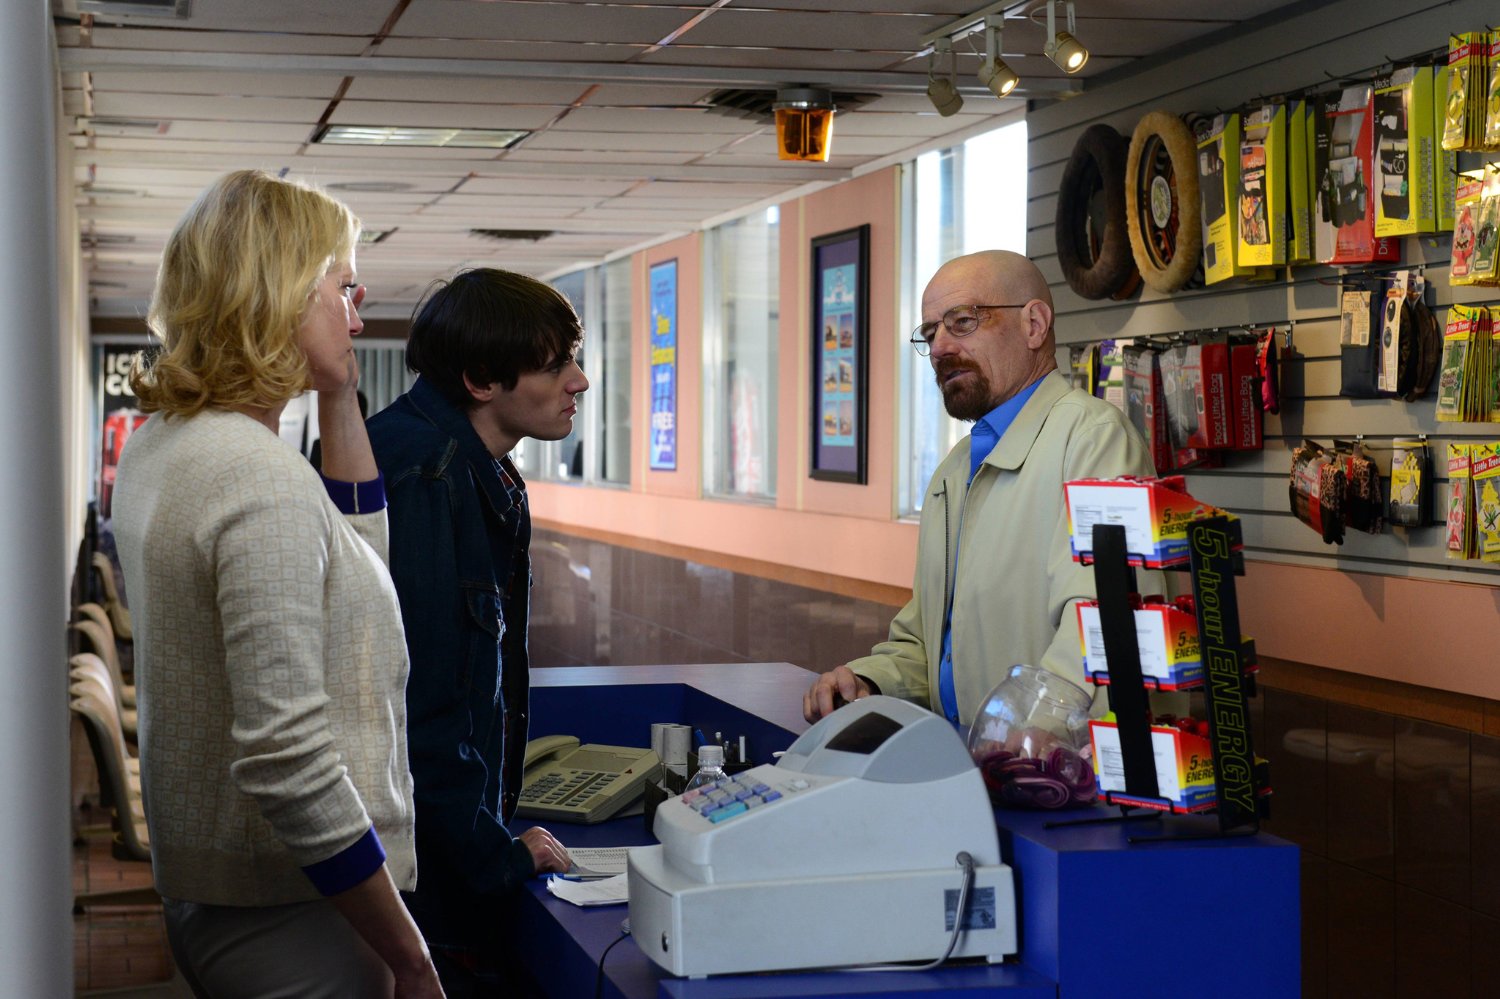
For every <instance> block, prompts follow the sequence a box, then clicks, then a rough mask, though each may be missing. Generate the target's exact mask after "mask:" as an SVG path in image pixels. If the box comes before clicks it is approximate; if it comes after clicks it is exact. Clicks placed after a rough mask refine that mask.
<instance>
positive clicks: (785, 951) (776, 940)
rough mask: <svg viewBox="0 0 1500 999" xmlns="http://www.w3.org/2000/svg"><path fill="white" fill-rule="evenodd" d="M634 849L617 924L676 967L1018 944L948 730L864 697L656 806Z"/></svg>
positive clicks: (989, 819) (719, 967) (723, 968)
mask: <svg viewBox="0 0 1500 999" xmlns="http://www.w3.org/2000/svg"><path fill="white" fill-rule="evenodd" d="M654 829H655V833H656V837H657V839H658V840H659V841H660V845H657V846H650V847H642V848H639V849H636V850H632V851H631V854H630V860H629V883H630V926H631V934H632V936H634V937H635V940H636V942H637V943H638V944H639V945H640V948H641V950H643V951H644V952H645V953H646V954H647V955H648V956H649V957H650V958H651V959H652V960H653V961H654V962H656V963H657V964H658V965H660V966H661V967H662V968H664V969H665V970H666V971H667V972H669V973H671V974H674V975H686V976H692V977H698V976H703V975H713V974H728V973H740V972H755V971H774V970H783V969H792V968H817V967H838V966H845V965H866V964H871V963H888V962H935V961H937V960H941V959H943V958H944V957H949V958H983V959H985V960H987V961H989V962H992V963H993V962H998V961H1000V960H1002V959H1003V958H1004V956H1005V955H1007V954H1013V953H1015V952H1016V912H1015V908H1016V906H1015V887H1014V884H1013V881H1012V877H1011V870H1010V868H1009V867H1008V866H1006V865H1005V864H1004V863H1002V861H1001V857H1000V844H999V837H998V835H997V833H996V828H995V817H994V812H993V810H992V808H991V805H990V801H989V798H988V795H987V794H986V792H985V788H984V782H983V780H982V779H981V777H980V775H979V771H978V770H977V769H976V768H975V766H974V763H973V761H972V760H971V759H970V757H969V753H968V751H967V750H966V749H965V747H964V744H963V742H962V741H961V740H960V739H959V737H958V736H957V734H956V733H955V732H954V730H953V727H952V726H951V725H949V724H948V723H947V722H946V721H944V720H943V719H941V718H939V717H937V716H936V715H934V714H932V713H931V712H929V711H926V710H924V709H922V708H920V707H917V706H916V705H914V704H911V703H908V702H906V701H901V700H897V699H895V698H892V697H883V696H875V697H868V698H863V699H861V700H858V701H856V702H854V703H853V704H850V705H848V706H846V707H843V708H841V709H839V710H838V711H835V712H833V713H832V714H830V715H828V716H827V717H825V718H823V719H822V720H821V721H819V722H818V723H817V724H816V725H814V726H813V727H812V728H810V729H808V730H807V731H806V732H805V733H803V735H802V736H801V737H800V738H799V739H798V740H797V741H796V742H794V743H793V744H792V746H791V748H790V749H788V750H787V752H786V753H785V754H784V755H783V756H782V757H781V759H780V760H779V761H777V762H776V763H774V764H763V765H761V766H757V767H754V768H752V769H750V770H747V771H744V772H742V773H739V774H737V775H735V776H733V777H731V778H726V779H724V780H722V781H720V782H719V783H718V784H717V785H715V786H713V787H710V788H702V789H698V790H697V791H694V792H689V793H688V794H685V795H680V796H677V797H674V798H671V799H669V800H668V801H666V802H664V803H663V804H662V805H661V806H660V807H659V808H658V809H657V811H656V820H655V827H654Z"/></svg>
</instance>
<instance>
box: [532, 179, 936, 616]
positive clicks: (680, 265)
mask: <svg viewBox="0 0 1500 999" xmlns="http://www.w3.org/2000/svg"><path fill="white" fill-rule="evenodd" d="M897 177H898V173H897V170H896V168H894V167H893V168H890V169H888V170H882V171H879V172H877V173H873V174H870V175H868V176H865V177H861V178H859V179H857V180H854V181H850V182H848V183H845V184H840V185H838V186H836V187H833V188H830V189H828V190H825V191H819V192H817V193H815V194H811V195H809V196H807V197H805V198H800V199H798V200H796V201H791V202H788V203H786V204H783V205H782V206H781V250H780V253H781V260H780V268H781V270H780V288H781V317H782V318H781V329H780V337H779V343H778V351H779V355H778V363H779V367H778V370H777V379H778V383H779V384H778V399H777V407H778V408H777V413H778V420H779V425H780V427H781V431H780V438H779V440H778V442H777V458H776V460H777V481H778V483H779V485H778V488H777V494H778V495H777V498H776V504H775V506H774V507H770V506H765V505H760V504H754V503H738V502H733V501H727V500H715V499H703V498H702V478H703V477H702V452H703V448H702V392H701V384H702V379H701V374H700V367H701V365H702V357H703V353H702V313H703V309H702V301H701V299H702V256H701V255H702V239H701V237H700V236H699V235H697V234H694V235H691V236H684V237H682V238H681V239H676V240H673V241H672V242H670V243H663V244H661V245H660V246H654V247H652V248H651V249H649V250H646V251H644V252H642V253H639V254H636V256H635V257H634V258H633V260H632V284H633V289H634V291H633V294H634V309H633V314H634V321H633V325H634V329H633V335H632V364H631V377H632V378H634V379H635V382H634V384H635V385H636V391H635V395H634V398H633V399H632V401H631V421H632V425H633V427H634V430H633V432H632V439H631V450H630V454H631V471H632V474H631V484H630V489H629V490H628V491H626V490H621V489H600V488H589V487H580V486H573V485H565V484H562V483H551V482H533V483H530V484H529V487H528V488H529V490H530V492H531V496H532V509H533V510H534V511H535V515H536V516H537V517H539V518H542V519H545V520H550V521H554V522H560V523H565V524H573V525H577V526H579V527H588V528H594V529H596V530H601V531H611V532H614V533H617V534H624V535H629V536H633V537H639V538H644V539H648V540H652V541H662V542H667V543H671V544H677V545H688V546H691V547H694V548H701V549H705V550H707V551H712V552H718V553H721V554H726V555H735V556H740V557H743V558H752V559H759V560H762V561H769V562H779V563H782V564H784V565H787V566H791V567H795V568H800V569H811V570H815V571H818V572H827V573H832V574H834V575H839V576H847V577H850V578H852V579H862V580H868V581H871V582H878V583H885V584H888V585H891V586H903V587H909V586H910V585H911V580H912V571H913V567H914V566H915V563H916V535H917V531H916V526H915V525H914V524H909V523H898V522H896V521H895V520H894V504H895V482H894V475H895V435H896V350H897V349H898V345H897V343H896V341H897V340H898V339H899V336H898V332H897V327H899V325H900V323H899V322H898V321H897V316H896V308H897V305H896V288H897V268H898V261H897V252H896V250H897V245H898V232H897V220H898V218H899V205H898V200H897V199H898V189H897ZM864 223H869V225H870V271H871V281H870V285H871V292H870V328H871V338H870V339H871V343H870V381H869V386H870V410H869V412H870V420H869V484H868V485H864V486H856V485H847V484H843V483H829V482H814V481H812V480H810V479H808V478H807V466H808V454H807V451H808V429H807V428H808V423H807V415H806V414H807V411H808V407H809V391H808V390H809V384H808V382H809V379H810V377H811V375H810V373H809V367H810V364H811V348H810V346H809V343H808V340H807V337H808V335H809V334H808V329H807V325H808V315H807V313H808V303H809V298H810V294H811V292H810V290H809V285H810V280H811V278H810V274H809V268H810V267H811V264H810V260H809V256H808V242H809V241H810V240H811V239H813V238H814V237H816V236H821V235H824V234H826V233H830V232H837V231H839V230H841V229H848V228H851V227H853V226H857V225H862V224H864ZM673 258H676V260H677V295H678V305H677V344H678V358H677V372H678V374H677V384H678V389H677V393H678V395H677V427H678V429H677V447H678V458H677V471H675V472H651V471H648V470H647V468H646V465H647V454H646V440H647V437H646V435H647V432H648V429H649V426H650V418H651V417H650V403H651V400H650V391H649V386H650V370H649V363H648V355H649V351H650V345H649V340H650V331H649V329H648V328H647V327H648V325H649V318H650V317H649V315H648V313H649V309H650V305H649V300H648V299H649V296H648V288H647V280H648V272H649V269H650V267H651V265H652V264H654V263H657V262H659V261H662V260H670V259H673Z"/></svg>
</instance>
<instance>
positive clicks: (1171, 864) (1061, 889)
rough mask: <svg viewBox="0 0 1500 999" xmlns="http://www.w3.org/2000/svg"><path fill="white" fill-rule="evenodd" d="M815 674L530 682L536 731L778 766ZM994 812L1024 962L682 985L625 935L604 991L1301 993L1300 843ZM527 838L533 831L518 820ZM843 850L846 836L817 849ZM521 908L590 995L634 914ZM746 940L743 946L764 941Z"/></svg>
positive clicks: (528, 945) (539, 889)
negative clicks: (669, 739)
mask: <svg viewBox="0 0 1500 999" xmlns="http://www.w3.org/2000/svg"><path fill="white" fill-rule="evenodd" d="M813 678H814V677H813V674H811V673H809V672H807V671H806V670H802V669H800V668H798V667H795V666H791V665H789V664H786V663H749V664H729V665H694V666H642V667H594V668H570V669H547V670H537V671H535V673H534V674H533V691H532V734H533V736H537V735H549V734H553V733H567V734H571V735H576V736H578V737H579V738H581V739H582V740H583V741H585V742H599V743H608V744H615V745H645V744H646V742H647V741H648V740H649V738H650V725H651V723H652V722H661V721H671V722H681V723H684V724H688V725H692V726H694V727H695V728H700V729H702V730H704V731H705V732H707V733H709V735H712V734H713V733H714V732H723V733H724V735H725V736H726V737H730V738H732V739H735V738H737V737H738V736H740V735H745V736H746V741H747V743H748V745H749V750H750V758H751V760H752V761H753V762H756V763H764V762H769V761H770V759H771V753H772V752H775V751H779V750H783V749H786V748H787V747H788V746H789V745H791V743H792V741H793V740H794V739H795V738H796V736H797V735H798V734H800V733H801V732H802V731H804V730H805V729H806V728H807V724H806V722H804V721H803V720H802V708H801V704H802V693H803V691H804V690H805V689H806V688H807V686H808V684H810V683H811V682H812V680H813ZM1112 814H1116V813H1115V812H1114V811H1113V810H1106V809H1104V808H1102V807H1101V808H1096V809H1092V810H1083V811H1072V812H1064V813H1041V812H1021V811H1013V810H1000V811H997V812H996V821H997V824H998V825H999V829H1000V837H1001V849H1002V852H1003V854H1004V857H1005V860H1006V862H1007V863H1009V864H1010V865H1011V866H1012V867H1013V868H1014V870H1015V876H1016V888H1017V897H1018V899H1019V916H1020V920H1021V926H1020V942H1021V953H1020V955H1019V957H1018V958H1014V959H1012V962H1011V963H1007V964H1004V965H965V966H959V967H951V968H943V969H940V970H937V971H929V972H881V973H865V972H786V973H778V974H768V975H732V976H722V977H714V978H707V979H696V980H694V979H678V978H672V977H670V976H668V975H666V974H665V973H664V972H663V971H661V969H660V968H658V967H657V966H656V965H655V964H653V963H652V962H651V961H650V960H649V959H648V958H647V957H646V956H645V954H644V953H642V952H641V950H640V949H639V948H638V947H637V946H636V945H635V942H634V941H633V940H629V939H627V940H625V941H623V942H621V943H619V945H618V946H616V947H615V948H614V949H613V950H612V951H610V953H609V956H608V959H607V960H606V962H605V967H604V983H603V990H602V994H603V995H605V996H615V997H630V999H655V997H674V999H711V997H713V999H720V997H729V996H743V997H761V996H764V997H773V996H774V997H796V996H856V995H859V996H900V995H923V996H976V995H980V994H984V995H1000V996H1004V997H1006V999H1039V997H1042V996H1046V997H1050V999H1083V997H1094V996H1108V997H1114V996H1179V995H1193V994H1203V995H1213V996H1215V997H1239V996H1243V997H1246V999H1250V997H1257V999H1258V997H1264V996H1290V995H1297V994H1298V992H1299V990H1300V987H1301V985H1300V982H1301V974H1300V949H1301V940H1300V919H1299V901H1298V899H1299V895H1298V876H1299V860H1298V854H1297V848H1296V847H1295V846H1294V845H1292V844H1290V843H1287V842H1285V841H1283V840H1280V839H1277V838H1275V837H1273V836H1269V835H1265V834H1261V835H1256V836H1251V837H1241V838H1236V839H1227V840H1226V839H1208V840H1179V841H1174V842H1169V843H1155V844H1137V845H1132V844H1131V843H1129V842H1128V841H1127V838H1128V837H1129V836H1131V835H1160V834H1162V833H1164V832H1183V831H1188V832H1191V831H1203V830H1210V829H1212V828H1213V820H1212V819H1210V818H1205V817H1197V816H1169V817H1165V818H1162V819H1159V820H1150V821H1146V822H1132V823H1126V824H1111V825H1084V826H1069V827H1064V828H1047V824H1048V823H1049V822H1052V821H1055V820H1057V819H1059V818H1061V819H1071V818H1078V817H1092V816H1108V815H1112ZM517 825H518V826H520V827H522V828H524V826H525V823H524V822H522V823H517ZM550 828H551V829H552V830H553V832H554V833H556V834H557V836H558V838H559V839H561V840H562V841H563V842H564V843H565V844H567V845H569V846H580V847H583V846H635V845H642V844H646V843H650V842H653V840H652V838H651V836H650V834H649V833H648V831H647V829H646V827H645V823H644V821H643V819H642V818H641V816H639V815H635V816H629V817H625V818H620V819H615V820H613V821H610V822H605V823H601V824H599V825H596V826H571V825H563V824H552V825H551V826H550ZM808 847H809V849H814V850H815V849H837V843H827V844H808ZM528 889H529V891H528V897H527V898H525V899H523V910H524V913H525V916H526V917H527V918H526V920H525V921H526V927H525V930H524V933H523V947H522V951H523V952H524V953H526V954H529V955H533V956H534V957H533V959H532V960H531V962H530V966H531V970H532V972H533V974H534V975H535V976H536V977H537V979H538V980H539V981H541V982H542V983H543V984H544V985H545V986H546V987H547V989H548V994H549V995H554V996H558V997H564V999H578V997H587V996H592V995H593V994H594V988H595V977H596V974H597V969H598V965H599V959H600V956H601V955H602V954H603V953H604V950H605V948H606V947H608V946H609V945H610V944H611V943H614V942H615V941H616V940H617V939H618V938H619V937H620V924H621V921H622V920H623V919H624V918H625V906H623V905H619V906H608V907H603V908H591V909H580V908H578V907H576V906H573V905H570V904H568V903H566V902H562V901H560V900H558V899H556V898H554V897H552V896H551V895H550V894H549V893H548V891H547V889H546V886H545V884H544V883H542V882H541V881H534V882H532V883H531V884H530V885H529V886H528ZM754 945H755V942H754V941H746V946H754Z"/></svg>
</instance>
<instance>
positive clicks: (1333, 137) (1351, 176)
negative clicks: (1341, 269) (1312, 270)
mask: <svg viewBox="0 0 1500 999" xmlns="http://www.w3.org/2000/svg"><path fill="white" fill-rule="evenodd" d="M1372 96H1373V88H1372V87H1371V86H1370V85H1369V84H1360V85H1358V86H1353V87H1347V88H1345V89H1344V90H1343V91H1341V92H1339V93H1338V94H1336V95H1334V96H1331V97H1329V98H1327V99H1325V100H1323V101H1321V102H1320V103H1319V105H1318V125H1317V147H1316V150H1315V156H1316V159H1317V175H1318V183H1317V191H1318V218H1317V223H1316V252H1317V257H1318V259H1319V260H1320V261H1322V262H1323V263H1325V264H1364V263H1372V262H1374V261H1395V260H1399V259H1401V242H1400V240H1397V239H1391V238H1377V237H1376V235H1375V202H1374V198H1373V197H1372V196H1371V190H1370V179H1371V169H1372V156H1373V153H1374V144H1375V128H1374V121H1373V117H1374V116H1373V114H1372V108H1371V99H1372Z"/></svg>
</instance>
